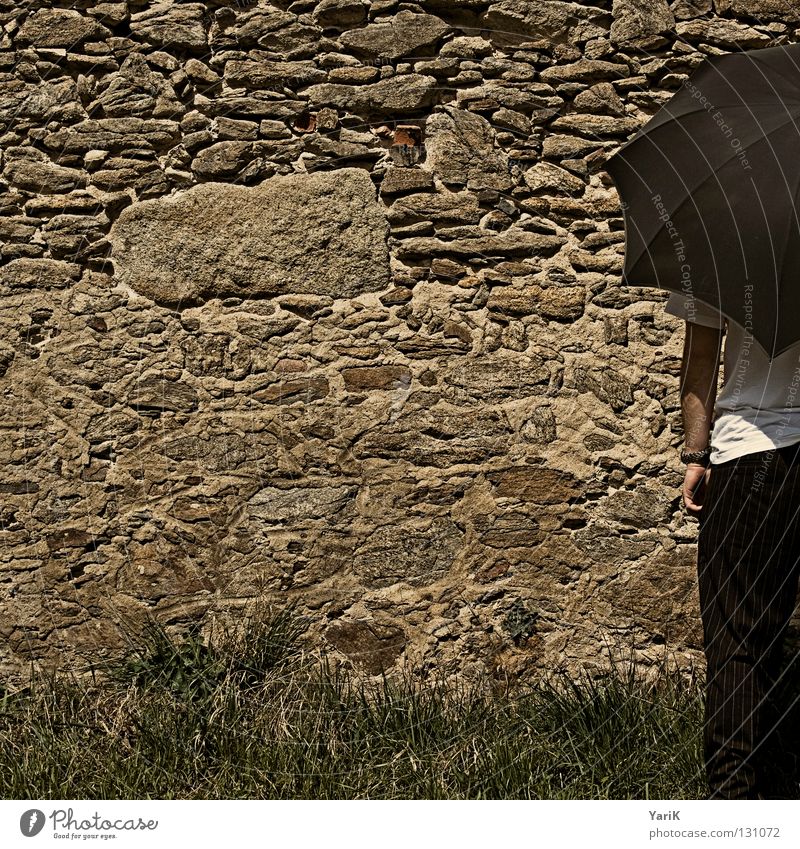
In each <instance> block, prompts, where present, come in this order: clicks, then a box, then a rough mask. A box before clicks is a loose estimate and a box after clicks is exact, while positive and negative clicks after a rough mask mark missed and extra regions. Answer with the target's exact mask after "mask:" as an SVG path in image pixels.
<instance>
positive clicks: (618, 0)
mask: <svg viewBox="0 0 800 849" xmlns="http://www.w3.org/2000/svg"><path fill="white" fill-rule="evenodd" d="M611 13H612V15H613V16H614V22H613V23H612V24H611V41H612V42H615V43H617V44H619V43H620V42H626V41H632V40H636V39H642V38H647V37H649V36H654V35H661V34H662V33H665V32H669V31H671V30H672V29H673V27H674V26H675V16H674V15H673V14H672V10H671V9H670V8H669V5H668V4H667V0H648V2H647V3H642V2H640V0H614V3H613V5H612V7H611Z"/></svg>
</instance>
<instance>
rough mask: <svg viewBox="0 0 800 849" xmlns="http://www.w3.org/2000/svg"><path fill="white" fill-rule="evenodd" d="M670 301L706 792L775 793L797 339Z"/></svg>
mask: <svg viewBox="0 0 800 849" xmlns="http://www.w3.org/2000/svg"><path fill="white" fill-rule="evenodd" d="M665 310H666V312H667V313H669V314H671V315H675V316H678V317H680V318H683V319H684V320H685V322H686V325H685V328H686V334H685V341H684V348H683V358H682V364H681V372H680V396H681V410H682V414H683V423H684V448H683V450H682V452H681V460H682V462H684V463H686V471H685V476H684V482H683V492H682V495H683V504H684V505H685V508H686V510H687V511H688V512H689V514H690V515H694V516H696V517H697V519H698V522H699V535H698V548H697V570H698V584H699V591H700V610H701V618H702V624H703V640H704V652H705V656H706V685H705V720H704V730H703V744H704V755H705V767H706V776H707V779H708V784H709V797H708V798H711V799H762V798H768V794H769V792H770V789H769V787H770V777H771V776H770V773H771V772H772V771H773V770H772V769H771V768H770V764H769V763H768V750H769V749H770V748H774V743H775V740H776V736H778V735H779V731H778V726H779V723H780V719H781V717H780V716H779V715H778V713H777V710H776V706H775V701H774V695H775V692H776V689H777V687H778V686H779V685H780V683H781V681H782V676H785V674H786V670H784V669H783V668H782V667H783V663H782V653H783V652H782V650H783V645H784V642H785V640H784V637H785V632H786V629H787V626H788V624H789V621H790V619H791V616H792V613H793V611H794V607H795V603H796V598H797V589H798V573H799V571H800V398H798V397H797V396H798V395H800V343H797V344H795V345H793V346H792V347H791V348H789V349H788V350H786V351H784V352H783V353H782V354H780V355H779V356H778V357H776V358H775V359H773V360H772V361H770V360H769V358H768V356H767V354H766V353H765V351H764V350H763V349H762V348H761V347H760V346H759V344H758V343H757V342H755V341H754V339H753V336H752V334H751V333H750V332H749V331H748V329H747V328H745V327H742V326H741V325H739V324H737V323H736V322H733V321H729V320H728V319H727V318H726V317H725V316H723V315H722V314H721V313H720V312H719V311H718V310H715V309H712V308H711V307H709V306H708V305H706V304H704V303H702V302H700V301H699V300H697V299H696V298H693V297H691V295H686V294H683V295H678V294H675V293H670V295H669V298H668V300H667V302H666V305H665ZM723 336H724V337H725V353H724V371H723V387H722V389H721V391H720V392H719V396H718V397H717V383H718V371H719V362H720V351H721V347H722V340H723ZM794 660H797V658H791V659H790V663H791V662H792V661H794ZM787 668H788V667H787ZM798 668H800V663H798V664H797V665H796V666H795V667H794V669H795V674H797V670H798Z"/></svg>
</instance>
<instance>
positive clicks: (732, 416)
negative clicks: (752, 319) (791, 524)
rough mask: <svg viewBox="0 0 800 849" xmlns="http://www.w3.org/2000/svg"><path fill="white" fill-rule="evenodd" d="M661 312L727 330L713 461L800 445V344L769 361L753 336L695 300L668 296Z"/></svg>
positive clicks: (715, 406) (715, 407)
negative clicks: (795, 444) (797, 443)
mask: <svg viewBox="0 0 800 849" xmlns="http://www.w3.org/2000/svg"><path fill="white" fill-rule="evenodd" d="M664 309H665V311H666V312H668V313H669V314H670V315H676V316H678V317H679V318H682V319H684V320H685V321H690V322H692V323H693V324H701V325H704V326H705V327H717V328H720V327H723V326H724V327H725V329H726V331H727V333H726V338H725V353H724V356H723V368H724V371H723V379H724V383H723V385H722V388H721V389H720V390H719V393H718V394H717V399H716V403H715V404H714V427H713V430H712V432H711V462H712V463H725V462H727V461H728V460H733V459H735V458H736V457H741V456H742V455H743V454H753V453H755V452H757V451H768V450H769V449H770V448H782V447H784V446H785V445H792V444H794V443H795V442H800V342H798V343H796V344H795V345H792V347H791V348H788V349H787V350H786V351H784V352H783V353H782V354H780V355H779V356H777V357H775V359H774V360H773V361H772V362H770V361H769V358H768V357H767V354H766V351H764V349H763V348H762V347H761V346H760V345H759V344H758V342H756V340H755V339H754V338H753V335H752V334H751V333H749V332H748V331H747V330H745V329H744V328H743V327H742V326H741V325H740V324H738V323H737V322H735V321H733V320H729V319H728V318H727V317H726V316H724V315H723V314H722V313H720V312H719V310H716V309H714V308H712V307H710V306H708V305H707V304H704V303H702V302H701V301H698V300H697V298H691V297H690V296H686V295H678V294H676V293H674V292H671V293H670V295H669V298H668V299H667V302H666V305H665V307H664Z"/></svg>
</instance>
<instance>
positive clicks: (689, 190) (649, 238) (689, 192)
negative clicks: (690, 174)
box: [622, 118, 794, 268]
mask: <svg viewBox="0 0 800 849" xmlns="http://www.w3.org/2000/svg"><path fill="white" fill-rule="evenodd" d="M793 121H794V118H789V120H787V121H782V122H781V123H780V124H778V125H777V126H776V127H773V130H772V131H773V132H775V131H777V130H780V129H782V128H783V127H785V126H786V125H787V124H789V123H792V122H793ZM689 138H690V141H692V142H693V143H694V145H695V147H697V148H698V151H699V152H700V154H701V155H702V156H703V158H704V159H705V160H706V163H707V164H709V166H710V167H713V168H715V169H719V168H721V167H722V166H723V165H726V164H727V163H728V162H730V161H731V160H732V159H735V158H736V157H737V156H738V155H739V153H738V150H734V152H733V153H732V154H731V155H730V156H728V157H726V158H725V159H724V160H723V161H722V162H720V163H718V164H717V165H715V166H711V164H710V163H709V162H708V159H707V158H706V157H705V154H703V152H702V150H701V149H700V148H699V147H698V145H697V142H696V141H695V140H694V139H693V138H692V137H691V136H690V137H689ZM760 138H768V136H761V137H758V138H755V139H753V140H752V142H751V143H753V142H757V141H759V140H760ZM641 140H642V141H649V142H650V143H651V144H653V145H654V146H655V147H656V148H657V149H658V150H659V151H660V152H663V150H662V148H661V147H659V146H658V145H657V144H656V143H655V142H653V140H652V138H650V137H649V136H647V135H644V136H642V137H641ZM743 147H746V145H743ZM622 159H623V161H625V158H624V156H623V157H622ZM667 162H669V164H670V165H672V163H671V162H670V160H669V159H667ZM631 170H635V169H633V168H632V169H631ZM673 171H675V168H674V166H673ZM675 174H676V176H677V177H678V179H680V175H678V174H677V172H675ZM712 178H716V179H717V180H719V176H718V174H717V171H716V170H714V171H711V173H709V174H707V175H706V176H705V177H703V179H702V180H700V181H699V182H698V183H696V184H695V185H693V186H691V187H689V186H687V185H686V184H685V183H683V180H681V182H682V183H683V187H684V189H685V190H686V192H687V195H686V197H685V198H684V199H683V200H682V201H681V202H680V203H679V204H678V205H677V206H676V207H675V208H674V209H673V210H670V214H671V215H674V214H675V213H676V212H677V211H678V210H679V209H680V208H681V207H682V206H683V205H684V204H685V203H686V201H688V200H689V199H690V198H691V197H692V195H693V193H694V192H696V191H697V189H699V188H700V187H701V186H703V185H705V183H707V182H708V181H709V180H711V179H712ZM750 179H751V180H752V177H751V178H750ZM647 188H648V191H651V189H650V187H649V186H648V187H647ZM720 189H721V190H722V184H720ZM697 212H698V214H699V212H700V210H699V209H698V210H697ZM731 212H732V210H731ZM662 229H663V223H662V224H660V225H659V226H658V228H657V229H656V231H655V232H654V233H649V234H648V235H647V242H648V244H649V243H651V242H652V241H653V239H654V238H655V237H656V236H657V235H658V233H659V232H661V230H662ZM645 241H646V240H645V239H642V242H643V244H644V243H645ZM646 252H647V247H645V249H644V250H642V251H641V252H640V253H639V255H638V256H637V257H636V259H635V260H633V261H632V262H631V263H630V265H629V267H630V268H633V266H634V265H635V264H636V263H637V262H639V260H640V259H641V258H642V257H643V256H644V255H645V253H646Z"/></svg>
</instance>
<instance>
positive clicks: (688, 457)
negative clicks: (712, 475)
mask: <svg viewBox="0 0 800 849" xmlns="http://www.w3.org/2000/svg"><path fill="white" fill-rule="evenodd" d="M710 462H711V449H710V448H704V449H703V450H702V451H687V450H686V449H685V448H684V449H683V451H681V463H697V465H698V466H708V465H709V464H710Z"/></svg>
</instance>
